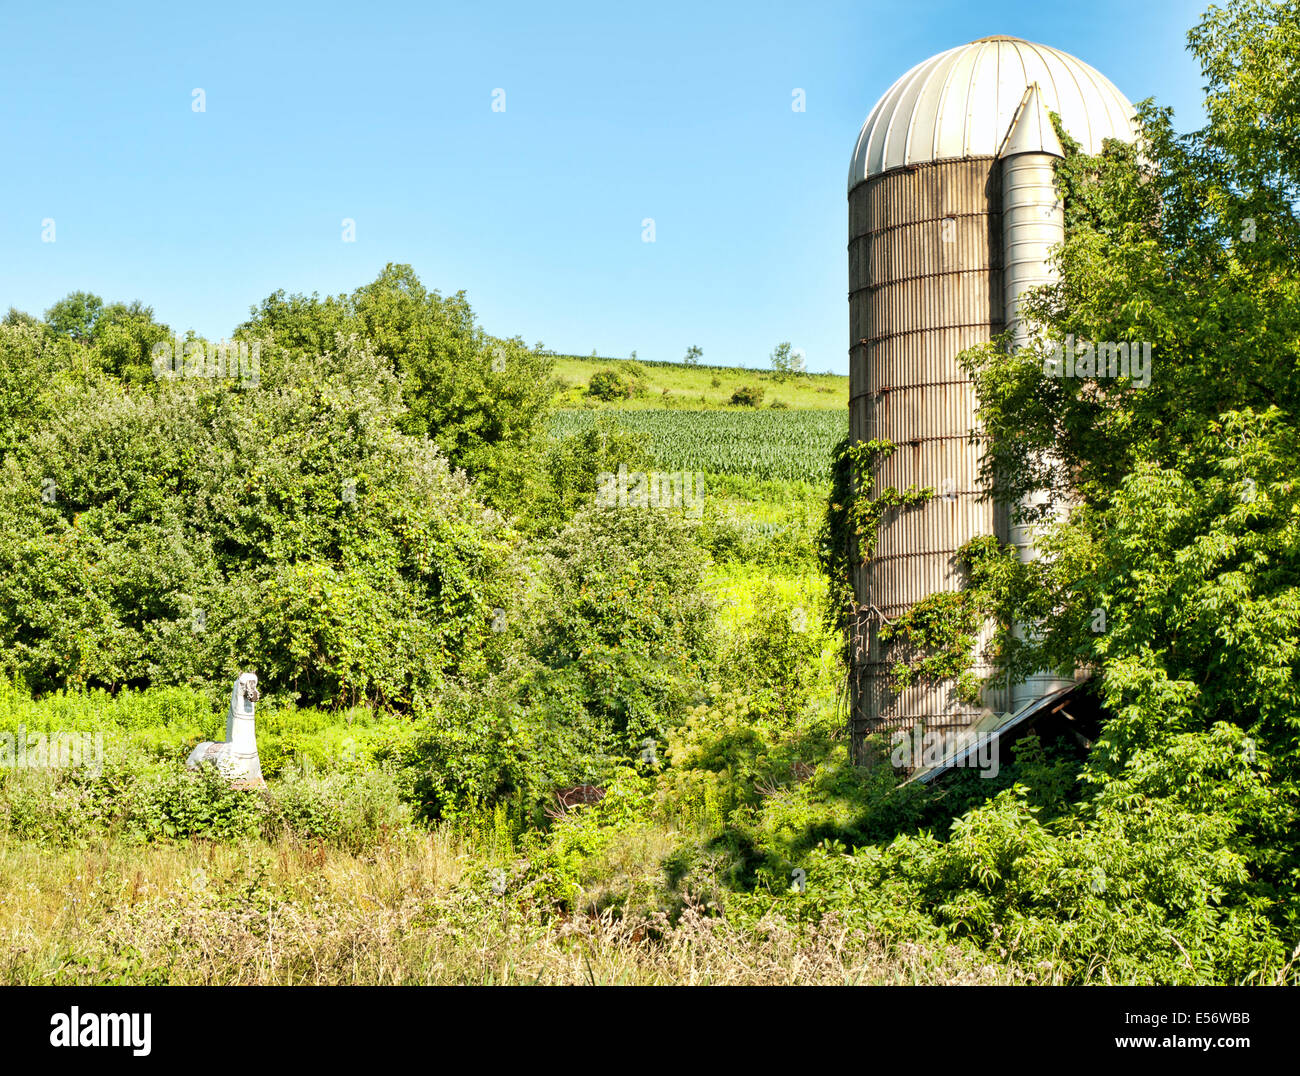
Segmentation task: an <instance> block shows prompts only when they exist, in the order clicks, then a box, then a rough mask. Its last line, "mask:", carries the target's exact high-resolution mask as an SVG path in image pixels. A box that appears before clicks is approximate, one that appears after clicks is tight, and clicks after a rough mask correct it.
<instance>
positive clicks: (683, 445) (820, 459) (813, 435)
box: [551, 408, 849, 482]
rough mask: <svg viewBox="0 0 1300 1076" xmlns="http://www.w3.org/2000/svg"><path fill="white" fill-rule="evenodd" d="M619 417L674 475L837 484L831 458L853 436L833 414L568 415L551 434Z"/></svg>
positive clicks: (843, 415)
mask: <svg viewBox="0 0 1300 1076" xmlns="http://www.w3.org/2000/svg"><path fill="white" fill-rule="evenodd" d="M598 414H600V415H609V416H617V417H616V419H615V421H617V422H618V424H619V425H620V426H622V427H623V428H624V429H627V430H630V431H632V432H634V433H642V434H645V435H647V438H648V441H649V448H650V451H651V452H652V453H653V455H654V458H655V462H656V464H657V465H658V466H660V467H663V468H664V469H666V470H686V471H706V472H710V473H713V474H735V475H746V476H748V477H751V478H758V479H769V480H775V481H787V482H788V481H797V480H800V479H802V480H805V481H810V482H821V481H825V480H827V479H829V478H830V471H831V452H832V450H833V449H834V448H835V445H836V444H837V443H838V442H839V440H840V439H841V438H842V437H843V436H844V435H845V434H846V433H848V429H849V413H848V410H847V409H846V408H836V409H835V410H827V411H811V410H788V411H785V410H775V411H686V410H679V409H675V408H674V409H671V410H668V409H665V410H654V411H609V410H602V411H593V410H564V411H558V412H557V413H556V417H555V421H554V423H553V425H552V427H551V432H552V434H554V435H555V436H557V437H567V436H570V435H572V434H575V433H578V432H580V431H582V430H584V429H587V428H588V427H589V426H591V425H592V424H593V423H595V421H596V416H597V415H598Z"/></svg>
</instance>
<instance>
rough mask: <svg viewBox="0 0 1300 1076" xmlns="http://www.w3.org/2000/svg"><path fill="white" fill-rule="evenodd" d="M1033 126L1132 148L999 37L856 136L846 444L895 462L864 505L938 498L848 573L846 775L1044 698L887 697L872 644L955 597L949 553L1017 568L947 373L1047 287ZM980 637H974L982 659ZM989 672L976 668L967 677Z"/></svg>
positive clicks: (1028, 49)
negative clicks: (989, 556) (996, 548)
mask: <svg viewBox="0 0 1300 1076" xmlns="http://www.w3.org/2000/svg"><path fill="white" fill-rule="evenodd" d="M1048 109H1050V110H1052V111H1055V112H1057V113H1058V114H1059V115H1060V117H1061V121H1062V124H1063V125H1064V126H1065V128H1066V130H1067V131H1069V132H1070V134H1071V136H1072V137H1073V138H1074V139H1075V140H1076V141H1078V142H1079V143H1080V144H1081V148H1082V150H1083V152H1085V153H1097V152H1100V150H1101V144H1102V140H1103V139H1104V138H1124V139H1130V138H1131V137H1132V130H1133V128H1132V123H1131V117H1132V115H1133V109H1132V106H1131V105H1129V103H1128V101H1127V100H1125V98H1124V96H1123V95H1122V94H1121V93H1120V92H1119V91H1118V90H1117V89H1116V88H1115V87H1114V86H1113V85H1111V83H1110V82H1109V81H1108V80H1106V79H1105V78H1104V77H1103V76H1102V75H1100V74H1099V73H1098V72H1096V71H1094V70H1093V69H1092V68H1090V67H1088V66H1087V65H1086V64H1084V63H1082V62H1081V61H1079V60H1077V59H1075V58H1074V57H1072V56H1069V55H1067V54H1066V53H1063V52H1059V51H1057V50H1055V49H1051V48H1047V47H1046V46H1042V45H1034V44H1031V43H1030V42H1027V41H1023V40H1021V39H1018V38H1011V37H990V38H983V39H981V40H979V41H975V42H972V43H971V44H969V45H963V46H960V47H958V48H955V49H950V50H948V51H947V52H943V53H940V54H939V55H938V56H934V57H932V58H931V59H929V60H926V61H925V62H924V63H921V64H918V65H917V66H916V67H914V68H912V70H911V71H909V72H908V73H907V74H905V75H904V76H903V77H902V78H900V79H899V80H898V81H897V82H896V83H894V85H893V86H892V87H891V88H890V89H889V90H888V91H887V92H886V93H885V95H884V96H883V97H882V98H881V100H880V102H879V103H878V104H877V105H876V107H875V108H874V109H873V110H872V112H871V114H870V115H869V116H868V118H867V122H866V123H865V124H864V125H863V127H862V131H861V133H860V134H859V136H858V142H857V146H856V148H855V151H854V154H853V162H852V165H851V167H850V172H849V244H848V255H849V331H850V349H849V356H850V358H849V384H850V389H849V396H850V399H849V420H850V422H849V428H850V435H851V437H852V439H854V440H856V441H871V440H885V441H890V442H892V443H893V444H895V445H896V446H897V448H896V450H895V451H894V452H893V454H892V455H890V456H888V457H887V458H877V459H876V461H875V462H874V463H873V464H872V468H871V479H872V489H871V491H870V492H869V495H870V496H873V497H874V496H878V495H879V494H880V492H881V491H882V490H884V489H886V488H889V487H893V488H895V489H897V490H899V491H900V492H901V491H905V490H907V489H908V488H910V487H912V486H915V487H918V488H925V487H932V488H934V489H935V490H936V491H938V492H939V494H940V495H939V496H936V497H934V498H933V499H931V500H929V501H928V502H926V503H925V504H923V505H920V506H917V507H912V508H891V509H888V510H887V511H886V513H885V515H884V516H883V517H882V519H881V524H880V527H879V529H878V531H877V541H876V546H875V550H874V552H873V553H872V554H871V555H870V556H869V557H867V558H866V559H865V560H864V562H863V563H861V564H860V565H859V566H858V567H857V568H856V569H855V572H854V579H853V589H854V598H855V602H856V604H857V606H858V610H859V614H858V616H857V623H856V625H855V628H856V631H857V633H858V638H857V639H856V641H855V645H854V647H853V648H852V666H853V667H852V670H851V686H852V707H851V717H850V726H851V728H850V731H851V734H852V742H853V750H854V757H855V758H858V759H861V758H862V747H863V741H864V738H865V736H866V735H867V734H868V733H871V732H879V731H883V732H887V733H892V732H898V731H904V730H909V729H911V728H912V727H913V726H914V725H916V724H917V723H921V724H922V725H923V726H924V728H925V730H926V731H938V730H944V729H946V730H953V731H956V730H960V729H963V728H966V727H968V726H970V725H972V724H974V723H976V722H978V721H980V720H981V719H983V718H984V717H986V716H987V715H988V714H990V713H991V712H992V711H993V710H1002V709H1005V708H1006V707H1007V706H1008V705H1009V704H1010V703H1011V702H1012V699H1013V697H1014V698H1015V699H1017V700H1020V699H1023V698H1024V697H1025V696H1026V693H1027V692H1029V693H1033V692H1037V693H1040V694H1041V693H1045V689H1044V685H1045V684H1046V683H1048V681H1046V680H1044V681H1042V682H1037V681H1035V682H1033V683H1031V684H1030V686H1029V687H1028V688H1026V687H1025V686H1023V685H1017V686H1015V687H1013V689H1012V691H1010V692H1008V691H1005V690H1004V691H1000V692H993V691H989V690H986V691H985V693H984V696H983V699H982V700H981V701H980V702H978V703H970V702H965V701H963V700H961V699H960V698H959V697H958V694H957V690H956V684H955V683H952V682H944V683H938V684H930V683H924V682H920V683H916V684H914V685H912V686H911V687H909V688H906V689H904V690H902V691H900V692H895V691H894V690H893V689H892V687H891V684H890V676H889V665H890V664H892V660H891V661H889V662H887V661H886V658H885V655H884V653H883V651H882V646H881V640H880V628H881V626H882V623H888V622H891V621H893V620H895V619H896V618H897V617H898V616H899V615H901V614H902V613H904V612H906V611H907V610H908V609H909V608H910V607H911V606H912V605H913V604H914V603H915V602H917V601H919V600H920V599H922V598H924V597H926V596H927V595H930V594H935V593H939V592H950V591H955V590H958V589H959V588H960V587H961V585H962V579H961V577H960V573H959V568H958V564H957V560H956V552H957V550H958V549H959V548H960V547H961V546H962V545H963V544H965V543H966V542H967V541H969V540H970V539H972V538H975V537H977V536H979V535H987V534H997V535H998V536H999V537H1001V538H1002V539H1003V540H1004V541H1005V540H1008V539H1010V538H1013V537H1014V538H1015V540H1016V542H1017V545H1018V546H1023V547H1024V548H1023V549H1022V555H1023V556H1032V555H1033V551H1032V546H1031V542H1030V541H1029V540H1028V539H1027V538H1026V532H1024V531H1023V530H1022V529H1017V530H1016V532H1015V533H1014V535H1013V534H1012V532H1011V528H1010V524H1009V513H1008V512H1007V511H1006V510H1005V509H1004V508H1000V507H998V506H995V505H994V504H993V503H992V502H990V501H989V500H986V499H984V498H983V496H982V494H983V490H982V487H981V485H980V481H979V457H978V448H977V447H976V446H975V445H973V444H972V443H971V440H970V438H971V433H972V431H974V430H975V429H976V425H977V420H976V400H975V394H974V389H973V386H972V384H971V382H970V380H969V378H967V377H966V376H965V374H964V372H963V370H962V369H961V367H960V365H959V364H958V362H957V356H958V354H959V353H960V352H961V351H962V350H964V349H965V348H968V347H971V346H972V345H975V344H979V343H982V342H985V341H988V340H990V339H992V338H993V337H994V336H996V335H998V334H1000V333H1001V332H1002V331H1003V330H1004V328H1007V327H1008V322H1011V327H1012V328H1016V323H1017V322H1018V321H1019V318H1018V316H1017V314H1018V310H1017V307H1016V303H1017V302H1018V301H1019V298H1020V297H1021V295H1022V294H1023V292H1024V291H1025V290H1026V289H1027V288H1028V287H1030V286H1032V285H1034V284H1039V283H1044V282H1046V281H1047V280H1050V279H1051V272H1052V270H1051V267H1050V265H1049V264H1048V262H1047V249H1048V248H1049V247H1050V245H1051V242H1052V241H1059V234H1060V233H1059V231H1054V230H1053V226H1054V225H1055V223H1056V222H1057V220H1058V217H1055V216H1052V213H1053V212H1055V213H1058V214H1059V204H1058V203H1057V201H1056V192H1055V189H1054V187H1053V186H1052V169H1051V163H1052V158H1053V156H1059V155H1060V152H1061V151H1060V148H1059V143H1057V142H1056V139H1055V135H1054V134H1053V132H1052V130H1051V124H1050V120H1049V119H1048V118H1047V110H1048ZM1054 146H1055V149H1053V147H1054ZM1008 183H1009V184H1010V188H1009V189H1008V187H1007V185H1008ZM1026 184H1030V185H1035V184H1036V185H1038V189H1027V188H1026ZM1044 184H1045V186H1044ZM1045 206H1046V207H1047V210H1048V212H1046V213H1044V207H1045ZM1004 210H1005V215H1006V219H1005V220H1004ZM1034 214H1039V215H1041V216H1042V217H1043V219H1042V220H1039V219H1037V218H1034ZM1008 224H1009V225H1010V227H1011V228H1012V234H1011V235H1010V236H1005V235H1004V227H1005V226H1007V225H1008ZM1043 225H1046V227H1044V226H1043ZM1008 247H1010V248H1011V253H1012V258H1011V260H1010V262H1008V260H1007V251H1008ZM1008 303H1009V304H1010V305H1009V306H1008ZM987 637H988V628H987V627H986V628H985V629H984V632H983V633H982V634H981V636H980V639H979V644H978V648H979V649H980V650H981V651H982V649H983V644H984V642H985V641H986V640H987ZM991 671H992V670H991V669H989V668H987V667H986V666H983V665H978V664H977V665H976V667H975V672H976V673H977V675H980V676H981V677H982V676H985V675H987V674H989V673H990V672H991Z"/></svg>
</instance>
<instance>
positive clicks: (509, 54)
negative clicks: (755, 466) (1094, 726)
mask: <svg viewBox="0 0 1300 1076" xmlns="http://www.w3.org/2000/svg"><path fill="white" fill-rule="evenodd" d="M1204 6H1205V5H1204V4H1202V3H1189V2H1183V0H1144V2H1143V3H1140V4H1133V3H1109V2H1107V3H1082V2H1081V3H1075V4H1054V3H1045V2H1043V0H1036V2H1029V3H1019V2H1017V3H983V4H981V3H970V2H969V0H967V2H953V3H948V2H943V3H936V2H924V0H918V2H912V3H899V2H896V0H895V2H889V3H882V2H876V0H871V2H861V0H860V2H857V3H817V2H815V0H811V2H809V3H808V4H803V3H782V4H775V3H771V4H769V3H753V2H748V3H744V4H738V3H725V4H724V3H719V4H710V3H705V2H697V3H688V4H678V3H662V4H655V5H647V6H646V7H644V8H636V7H632V6H629V5H620V4H613V3H609V2H608V0H607V2H604V3H599V4H576V3H564V2H562V0H559V2H557V3H556V4H554V5H537V4H522V3H520V4H516V3H506V2H498V3H483V4H456V5H449V4H437V3H433V4H430V3H423V4H422V3H380V2H374V3H368V4H357V3H352V4H334V3H314V4H285V5H280V4H270V3H258V4H243V3H214V4H176V3H168V4H156V5H155V4H125V5H116V4H106V3H102V2H101V3H95V4H83V5H59V4H48V5H38V4H21V5H18V4H12V3H9V2H8V0H0V34H2V35H3V40H4V41H5V43H6V57H5V64H4V65H3V67H0V129H2V130H3V131H4V132H5V138H4V140H3V149H2V150H0V153H3V160H2V161H0V309H4V308H7V307H8V306H11V305H12V306H16V307H18V308H19V309H22V310H28V311H30V312H32V313H41V312H43V311H44V310H45V309H46V308H47V307H48V306H49V305H50V304H51V303H52V302H54V301H55V300H56V299H58V298H59V297H61V296H63V295H65V294H66V293H68V292H69V291H73V290H78V289H85V290H90V291H94V292H96V293H98V294H100V295H102V296H103V297H104V298H105V299H108V300H116V299H122V300H131V299H141V300H143V301H144V302H146V303H147V304H149V305H151V306H152V307H153V308H154V310H155V313H156V315H157V317H158V318H160V319H161V320H163V321H165V322H167V323H168V324H170V325H172V326H173V327H174V328H176V329H178V330H180V331H184V330H185V329H190V328H193V329H195V330H197V331H198V332H200V333H202V334H204V335H207V336H209V337H214V338H215V337H220V336H222V335H225V334H227V333H229V331H230V330H231V329H232V328H233V327H234V326H235V325H236V324H238V323H239V322H240V321H243V320H244V319H245V318H246V317H247V315H248V308H249V307H250V305H252V304H254V303H256V302H258V301H259V300H260V299H261V298H263V297H264V296H266V295H268V294H270V293H271V292H272V291H275V290H276V289H278V288H284V289H286V290H288V291H290V292H294V291H302V292H312V291H319V292H321V293H322V294H325V293H336V292H340V291H350V290H352V289H353V288H355V287H356V286H358V285H360V284H362V283H364V282H366V281H368V280H371V279H373V278H374V276H375V275H376V274H377V273H378V272H379V270H380V269H382V268H383V266H384V264H385V263H386V262H390V261H392V262H409V263H411V264H412V265H413V266H414V267H415V269H416V271H417V272H418V273H419V275H420V277H421V279H422V280H423V281H424V283H425V284H426V285H427V286H429V287H431V288H437V289H438V290H440V291H442V292H444V293H447V292H453V291H457V290H460V289H464V290H465V291H466V292H467V293H468V295H469V299H470V301H471V303H472V304H473V306H474V308H475V311H476V312H477V314H478V315H479V317H480V319H481V321H482V322H483V324H484V326H485V327H486V328H487V329H488V331H489V332H492V333H495V334H498V335H502V336H513V335H516V334H517V335H519V336H522V337H523V338H524V339H525V340H526V341H527V342H528V343H530V344H531V343H535V342H537V341H542V342H544V343H545V345H546V346H547V347H549V348H552V349H554V350H557V351H566V352H576V353H578V354H589V353H590V352H591V351H592V350H593V349H596V350H598V351H599V352H600V354H602V355H627V354H629V353H630V352H631V351H633V350H635V351H636V352H637V354H638V357H640V358H643V359H664V360H673V361H676V360H679V359H680V358H681V356H682V354H683V353H684V352H685V350H686V348H687V346H688V345H691V344H698V345H699V346H700V347H702V348H703V349H704V361H705V362H712V363H734V364H741V365H750V366H765V365H766V364H767V356H768V354H769V352H770V351H771V349H772V348H773V346H774V345H775V344H776V343H777V342H779V341H781V340H790V341H792V342H793V343H794V344H795V346H796V347H801V348H803V350H804V351H805V353H806V354H807V357H808V367H809V369H811V370H814V371H822V370H832V371H835V372H838V373H845V372H847V368H848V363H847V347H848V342H847V335H848V326H847V318H848V307H847V301H846V294H845V293H846V289H847V267H846V261H845V228H846V202H845V178H846V174H847V170H848V162H849V158H850V155H851V153H852V150H853V144H854V140H855V138H856V136H857V133H858V129H859V127H860V126H861V124H862V122H863V120H865V118H866V116H867V113H868V112H869V111H870V109H871V106H872V105H873V104H874V103H875V101H876V100H877V98H878V97H879V96H880V95H881V94H882V93H883V92H884V91H885V90H886V89H887V88H888V86H889V85H890V84H891V83H892V82H893V81H894V80H895V79H896V78H897V77H898V76H899V75H901V74H902V73H903V72H904V71H905V70H907V69H908V68H909V67H911V66H912V65H913V64H915V63H917V62H919V61H921V60H923V59H925V58H926V57H927V56H930V55H933V54H934V53H936V52H940V51H942V50H943V49H946V48H950V47H952V46H954V45H959V44H962V43H964V42H966V41H970V40H973V39H975V38H978V37H984V36H987V35H990V34H1012V35H1015V36H1019V37H1025V38H1029V39H1030V40H1033V41H1038V42H1041V43H1043V44H1047V45H1052V46H1054V47H1057V48H1062V49H1064V50H1065V51H1067V52H1071V53H1073V54H1074V55H1076V56H1078V57H1079V58H1081V59H1083V60H1084V61H1086V62H1088V63H1090V64H1092V65H1093V66H1094V67H1096V68H1098V69H1099V70H1101V71H1102V72H1103V73H1104V74H1106V75H1107V76H1108V77H1109V78H1110V79H1111V80H1112V81H1113V82H1114V83H1115V84H1116V85H1117V86H1118V87H1119V88H1120V89H1121V90H1122V91H1123V92H1124V93H1125V94H1126V95H1127V96H1128V97H1129V98H1130V99H1131V100H1134V101H1137V100H1140V99H1142V98H1144V97H1147V96H1155V97H1156V98H1157V99H1158V100H1159V101H1160V102H1161V103H1163V104H1168V105H1171V106H1173V107H1174V108H1175V110H1176V113H1177V117H1176V118H1177V122H1178V126H1179V127H1180V128H1181V129H1188V128H1191V127H1194V126H1196V125H1198V124H1199V123H1200V122H1201V120H1202V113H1201V111H1200V100H1201V85H1202V79H1201V76H1200V73H1199V71H1198V70H1197V68H1196V65H1195V63H1194V62H1193V61H1192V59H1191V57H1190V56H1189V55H1188V54H1187V53H1186V51H1185V44H1186V33H1187V30H1188V29H1189V28H1190V27H1191V26H1192V24H1193V23H1194V22H1195V21H1196V20H1197V18H1198V17H1199V13H1200V11H1201V10H1202V8H1203V7H1204ZM195 88H201V89H203V91H204V93H205V95H206V111H205V112H202V113H197V112H194V111H193V109H192V100H193V98H192V91H193V90H194V89H195ZM498 88H500V89H504V90H505V111H504V112H501V111H496V112H494V111H493V110H492V100H493V97H492V95H493V91H494V90H496V89H498ZM795 88H801V89H803V90H804V91H805V93H806V100H807V110H806V111H805V112H803V113H797V112H793V111H792V110H791V99H792V98H791V94H792V91H793V90H794V89H795ZM46 218H52V219H53V220H54V222H55V242H53V243H48V242H42V238H41V237H42V221H43V220H45V219H46ZM344 218H350V219H352V220H354V221H355V222H356V241H355V242H353V243H345V242H343V241H342V223H341V222H342V221H343V219H344ZM645 218H653V219H654V221H655V242H653V243H646V242H643V241H642V221H643V219H645Z"/></svg>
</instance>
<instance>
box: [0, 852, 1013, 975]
mask: <svg viewBox="0 0 1300 1076" xmlns="http://www.w3.org/2000/svg"><path fill="white" fill-rule="evenodd" d="M473 862H475V860H474V859H473V857H472V856H471V854H470V853H469V852H468V851H467V850H466V849H465V848H464V847H463V846H461V845H460V844H459V843H458V842H457V841H456V840H455V839H454V838H452V837H450V836H449V835H448V834H446V833H444V832H434V833H432V834H427V835H421V836H420V837H417V838H412V839H410V840H407V841H405V842H403V843H399V844H393V845H391V846H388V847H386V848H384V849H383V850H382V851H380V852H378V853H376V854H374V855H371V856H354V855H350V854H347V853H345V852H341V851H339V850H338V849H334V848H329V847H326V846H302V845H294V844H291V843H288V842H282V843H280V844H278V845H267V844H264V843H250V844H247V845H242V846H239V845H225V844H200V843H195V844H189V845H148V846H138V845H125V844H121V843H106V844H103V845H99V846H96V847H90V848H82V849H74V850H55V849H50V848H45V847H41V846H38V845H34V844H30V843H25V842H21V841H16V840H13V839H6V838H0V982H3V983H7V984H50V983H63V984H81V983H174V984H222V985H233V984H308V985H327V984H343V983H367V984H368V983H374V984H399V983H406V984H531V983H541V984H548V985H562V984H575V985H577V984H584V983H595V984H602V985H603V984H641V985H667V984H687V985H689V984H715V985H730V984H734V985H745V984H748V985H765V984H766V985H774V984H843V983H858V984H868V983H871V984H876V983H887V984H902V983H909V984H910V983H1003V982H1009V981H1011V974H1010V972H1009V971H1007V970H1006V969H1003V968H994V967H991V966H982V967H981V966H978V965H975V964H972V963H971V962H970V961H969V959H967V958H965V957H963V956H961V955H960V954H959V953H957V952H955V951H932V950H927V949H923V948H922V947H919V946H915V945H903V946H899V947H887V946H885V945H884V944H883V943H882V942H881V940H880V939H878V938H873V937H865V936H863V935H862V934H861V933H859V932H854V931H850V930H847V929H844V928H842V927H839V926H837V924H836V923H835V922H834V921H833V920H828V921H826V922H824V923H823V924H822V925H821V927H820V928H819V929H818V930H817V931H816V932H815V933H812V934H809V933H808V932H807V931H804V932H803V933H802V934H801V933H797V932H796V931H795V930H794V929H793V928H791V927H790V926H789V925H788V924H786V923H785V922H784V921H783V920H781V919H778V918H771V917H769V919H767V920H764V921H763V922H762V923H760V924H759V926H758V927H757V928H756V929H754V930H741V929H738V928H737V927H735V926H733V925H731V924H729V923H728V922H726V921H725V920H722V919H719V918H716V917H711V916H706V915H703V914H699V913H696V912H692V911H687V913H686V914H685V915H683V916H682V917H681V919H680V920H679V921H678V922H677V923H676V924H675V925H670V924H668V923H667V921H666V920H665V919H664V918H663V917H659V918H658V919H648V920H647V919H641V920H635V921H620V920H618V919H615V918H613V917H610V916H606V917H602V918H590V917H565V916H555V915H552V914H549V913H542V912H541V911H540V910H538V909H530V908H529V907H528V906H527V905H525V904H520V903H518V902H514V901H507V900H504V899H502V898H499V897H494V896H492V895H491V893H490V892H489V891H487V890H486V889H484V888H482V887H478V888H476V887H474V886H470V885H465V884H458V883H461V882H462V876H463V875H464V874H465V872H466V870H467V868H469V867H470V866H471V865H472V863H473Z"/></svg>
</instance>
